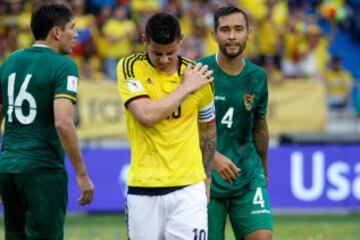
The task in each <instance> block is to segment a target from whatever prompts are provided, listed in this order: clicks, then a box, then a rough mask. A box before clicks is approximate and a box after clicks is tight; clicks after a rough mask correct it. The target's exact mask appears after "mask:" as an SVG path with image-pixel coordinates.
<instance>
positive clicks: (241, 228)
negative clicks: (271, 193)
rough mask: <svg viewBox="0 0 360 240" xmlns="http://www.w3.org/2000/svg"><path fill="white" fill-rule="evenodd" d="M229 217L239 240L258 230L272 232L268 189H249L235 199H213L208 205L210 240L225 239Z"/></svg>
mask: <svg viewBox="0 0 360 240" xmlns="http://www.w3.org/2000/svg"><path fill="white" fill-rule="evenodd" d="M228 215H229V219H230V222H231V226H232V228H233V231H234V235H235V238H236V239H237V240H241V239H242V238H243V237H244V236H245V235H247V234H249V233H251V232H254V231H256V230H264V229H268V230H272V214H271V209H270V204H269V198H268V193H267V190H266V188H262V187H258V188H256V189H247V190H246V191H244V192H243V194H241V195H239V196H237V197H234V198H211V199H210V202H209V205H208V221H209V240H223V239H225V225H226V219H227V216H228Z"/></svg>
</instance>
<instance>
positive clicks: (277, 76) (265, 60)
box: [259, 55, 284, 84]
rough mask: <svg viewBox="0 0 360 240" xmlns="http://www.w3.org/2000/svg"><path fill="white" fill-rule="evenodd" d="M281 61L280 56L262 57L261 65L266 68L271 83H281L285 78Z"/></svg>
mask: <svg viewBox="0 0 360 240" xmlns="http://www.w3.org/2000/svg"><path fill="white" fill-rule="evenodd" d="M279 62H280V61H279V57H278V56H273V55H263V56H261V57H260V60H259V65H260V66H261V67H263V68H264V70H265V72H266V75H267V77H268V80H269V83H270V84H279V83H282V82H283V80H284V77H283V75H282V73H281V71H280V63H279Z"/></svg>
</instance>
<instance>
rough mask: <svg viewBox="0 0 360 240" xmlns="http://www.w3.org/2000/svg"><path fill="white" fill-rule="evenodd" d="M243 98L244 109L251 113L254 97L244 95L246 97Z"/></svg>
mask: <svg viewBox="0 0 360 240" xmlns="http://www.w3.org/2000/svg"><path fill="white" fill-rule="evenodd" d="M243 98H244V106H245V109H246V110H248V111H251V109H252V107H253V106H254V99H255V96H254V95H252V94H246V95H244V97H243Z"/></svg>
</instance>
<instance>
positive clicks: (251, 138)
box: [199, 7, 272, 240]
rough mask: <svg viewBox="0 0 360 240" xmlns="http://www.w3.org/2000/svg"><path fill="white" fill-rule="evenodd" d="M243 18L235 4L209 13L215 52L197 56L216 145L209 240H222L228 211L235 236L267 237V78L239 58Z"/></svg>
mask: <svg viewBox="0 0 360 240" xmlns="http://www.w3.org/2000/svg"><path fill="white" fill-rule="evenodd" d="M249 33H250V27H249V20H248V16H247V15H246V14H245V12H244V11H243V10H241V9H238V8H235V7H223V8H220V9H219V10H218V11H217V12H216V13H215V15H214V31H213V37H214V39H215V41H216V42H217V43H218V46H219V52H218V53H217V54H215V55H212V56H208V57H206V58H203V59H200V60H199V61H200V62H202V63H204V64H207V65H208V66H209V69H211V70H213V76H214V83H215V84H214V85H215V109H216V127H217V146H216V150H217V152H216V154H215V159H214V161H213V164H212V165H213V168H214V170H213V172H212V183H211V194H210V196H211V199H210V202H209V205H208V220H209V240H222V239H224V230H225V222H226V219H227V216H228V215H229V218H230V221H231V225H232V228H233V231H234V234H235V237H236V239H237V240H240V239H245V240H270V239H271V238H272V214H271V210H270V206H269V199H268V193H267V189H266V184H267V151H268V140H269V133H268V128H267V121H266V109H267V103H268V89H267V77H266V75H265V72H264V70H263V69H261V68H260V67H258V66H257V65H255V64H254V63H252V62H251V61H249V60H248V59H246V58H244V56H243V50H244V49H245V47H246V43H247V40H248V38H249Z"/></svg>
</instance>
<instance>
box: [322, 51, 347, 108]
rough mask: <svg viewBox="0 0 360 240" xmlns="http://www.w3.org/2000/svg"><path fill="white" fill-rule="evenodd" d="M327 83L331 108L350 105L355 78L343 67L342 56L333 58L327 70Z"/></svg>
mask: <svg viewBox="0 0 360 240" xmlns="http://www.w3.org/2000/svg"><path fill="white" fill-rule="evenodd" d="M325 85H326V89H327V100H328V106H329V107H330V108H331V109H344V108H347V107H349V103H350V100H351V90H352V86H353V78H352V76H351V73H350V72H349V71H347V70H346V69H344V68H343V66H342V62H341V58H340V57H338V56H334V57H332V58H331V60H330V63H329V67H328V68H327V69H326V71H325Z"/></svg>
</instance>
